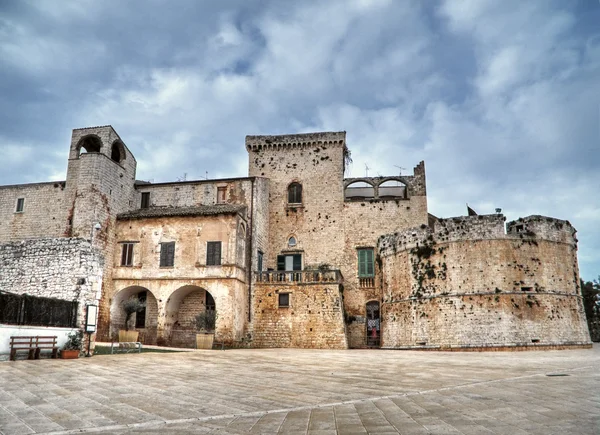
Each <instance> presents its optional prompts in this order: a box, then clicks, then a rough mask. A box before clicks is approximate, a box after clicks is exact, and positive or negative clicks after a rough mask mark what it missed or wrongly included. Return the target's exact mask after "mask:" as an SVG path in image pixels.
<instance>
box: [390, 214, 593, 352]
mask: <svg viewBox="0 0 600 435" xmlns="http://www.w3.org/2000/svg"><path fill="white" fill-rule="evenodd" d="M516 222H517V223H515V222H511V223H509V224H508V228H509V232H508V233H507V234H504V217H503V216H502V215H490V216H472V217H461V218H450V219H442V220H439V221H438V222H436V223H435V226H434V230H431V229H430V228H429V227H427V226H423V227H419V228H414V229H411V230H407V231H404V232H402V233H398V234H395V235H388V236H384V237H382V238H381V239H380V240H379V244H378V247H379V254H380V256H381V274H382V283H381V285H382V295H383V305H382V319H383V323H382V332H383V338H382V346H383V347H387V348H393V347H405V346H409V347H410V346H417V347H418V346H421V347H423V346H434V347H473V346H475V347H499V346H541V345H565V344H566V345H568V344H585V343H589V334H588V332H587V329H586V325H585V315H584V312H583V305H582V300H581V294H580V288H579V279H578V266H577V246H576V239H575V237H574V235H575V230H574V228H573V227H572V226H571V225H570V224H569V223H568V222H566V221H560V220H558V219H552V218H545V217H541V216H531V217H528V218H524V219H521V220H520V222H521V223H525V225H524V227H523V228H520V227H519V231H518V232H517V230H516V229H515V230H514V231H513V228H516V226H517V225H521V223H519V221H516Z"/></svg>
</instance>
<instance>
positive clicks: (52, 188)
mask: <svg viewBox="0 0 600 435" xmlns="http://www.w3.org/2000/svg"><path fill="white" fill-rule="evenodd" d="M64 189H65V182H64V181H57V182H54V183H37V184H24V185H17V186H0V243H2V242H9V241H13V240H22V239H32V238H40V237H61V236H63V235H64V234H63V233H64V229H65V225H66V223H67V209H68V204H67V201H66V199H65V198H66V196H65V191H64ZM19 198H24V199H25V202H24V208H23V212H17V211H16V208H17V200H18V199H19Z"/></svg>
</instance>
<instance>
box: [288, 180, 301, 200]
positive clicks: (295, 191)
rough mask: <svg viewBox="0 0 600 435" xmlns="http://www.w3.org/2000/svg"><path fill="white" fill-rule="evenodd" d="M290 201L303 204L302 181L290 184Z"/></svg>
mask: <svg viewBox="0 0 600 435" xmlns="http://www.w3.org/2000/svg"><path fill="white" fill-rule="evenodd" d="M288 203H289V204H302V185H301V184H300V183H292V184H290V185H289V186H288Z"/></svg>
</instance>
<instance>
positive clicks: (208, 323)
mask: <svg viewBox="0 0 600 435" xmlns="http://www.w3.org/2000/svg"><path fill="white" fill-rule="evenodd" d="M217 317H218V315H217V311H216V310H214V309H207V310H204V311H202V312H201V313H199V314H197V315H196V317H195V321H196V329H197V330H198V333H197V334H196V349H212V346H213V341H214V339H215V326H216V324H217Z"/></svg>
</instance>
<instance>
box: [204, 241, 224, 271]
mask: <svg viewBox="0 0 600 435" xmlns="http://www.w3.org/2000/svg"><path fill="white" fill-rule="evenodd" d="M220 264H221V242H207V244H206V265H207V266H219V265H220Z"/></svg>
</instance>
